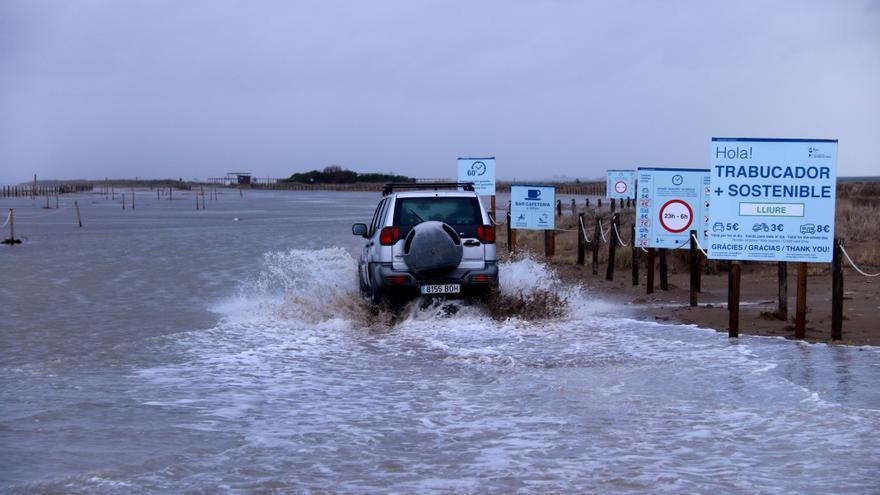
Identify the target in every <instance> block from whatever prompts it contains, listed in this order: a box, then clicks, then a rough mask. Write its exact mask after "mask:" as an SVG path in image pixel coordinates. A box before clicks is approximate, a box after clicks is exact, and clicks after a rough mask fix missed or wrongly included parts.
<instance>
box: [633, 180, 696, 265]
mask: <svg viewBox="0 0 880 495" xmlns="http://www.w3.org/2000/svg"><path fill="white" fill-rule="evenodd" d="M638 184H639V194H638V199H637V200H636V240H637V243H638V245H639V246H641V247H646V248H647V247H652V248H675V247H678V246H680V245H681V244H683V243H686V242H688V239H690V231H691V230H696V231H697V236H698V238H699V239H700V242H705V241H707V240H708V238H709V170H705V169H688V168H639V182H638Z"/></svg>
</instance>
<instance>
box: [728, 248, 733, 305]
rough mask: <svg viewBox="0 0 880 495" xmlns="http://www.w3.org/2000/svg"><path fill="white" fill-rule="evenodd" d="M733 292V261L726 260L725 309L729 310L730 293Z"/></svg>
mask: <svg viewBox="0 0 880 495" xmlns="http://www.w3.org/2000/svg"><path fill="white" fill-rule="evenodd" d="M731 294H733V261H730V260H728V261H727V310H728V311H730V295H731Z"/></svg>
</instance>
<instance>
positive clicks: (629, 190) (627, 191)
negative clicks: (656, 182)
mask: <svg viewBox="0 0 880 495" xmlns="http://www.w3.org/2000/svg"><path fill="white" fill-rule="evenodd" d="M635 182H636V171H635V170H609V171H608V174H607V178H606V188H605V189H606V191H607V194H608V198H611V199H625V198H633V197H635Z"/></svg>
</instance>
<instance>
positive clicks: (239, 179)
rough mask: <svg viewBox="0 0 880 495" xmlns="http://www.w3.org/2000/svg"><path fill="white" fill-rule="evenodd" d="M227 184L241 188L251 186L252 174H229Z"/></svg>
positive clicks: (227, 174)
mask: <svg viewBox="0 0 880 495" xmlns="http://www.w3.org/2000/svg"><path fill="white" fill-rule="evenodd" d="M226 183H227V184H228V185H233V184H238V185H240V186H249V185H250V184H251V173H250V172H227V173H226Z"/></svg>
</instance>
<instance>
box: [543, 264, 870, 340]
mask: <svg viewBox="0 0 880 495" xmlns="http://www.w3.org/2000/svg"><path fill="white" fill-rule="evenodd" d="M553 266H554V267H555V268H556V270H557V271H558V272H559V275H560V277H561V278H562V280H564V281H567V282H578V283H581V284H583V285H584V286H585V287H586V288H587V289H588V290H591V291H593V292H594V293H597V294H601V295H602V297H605V298H608V299H611V300H614V301H617V302H622V303H625V304H627V305H630V306H631V307H632V308H633V309H635V310H636V311H637V313H638V314H639V315H640V317H641V318H642V319H644V320H654V321H665V322H677V323H684V324H694V325H697V326H700V327H703V328H711V329H715V330H717V331H719V332H727V329H728V312H727V273H726V272H722V273H718V274H713V275H706V274H703V278H702V292H701V293H700V294H699V296H698V302H699V305H698V306H697V307H690V306H689V304H688V295H689V289H688V288H689V281H688V274H687V273H670V274H669V290H668V291H662V290H660V276H659V273H655V276H654V282H655V288H654V293H652V294H646V273H645V270H644V267H642V269H641V270H640V272H639V278H640V280H639V285H638V286H633V285H632V272H631V271H630V269H629V268H626V269H622V270H621V269H618V270H616V271H615V277H614V280H613V281H607V280H605V266H601V267H600V270H599V274H598V275H593V274H592V271H591V269H590V266H589V260H588V261H587V266H583V267H582V266H577V265H572V264H571V263H568V262H553ZM826 272H827V271H826ZM788 277H789V278H788V296H789V297H788V319H787V320H780V319H777V318H776V317H775V315H774V314H775V312H776V298H777V292H776V291H777V282H776V266H775V265H771V264H760V265H758V264H752V265H749V264H746V265H744V266H743V271H742V292H741V297H740V301H741V303H740V333H741V334H750V335H767V336H780V337H785V338H790V339H794V338H795V337H794V310H795V293H796V287H797V276H796V270H795V265H794V264H792V265H790V266H789V273H788ZM878 289H880V280H877V279H870V278H867V277H863V276H860V275H857V274H855V273H854V272H853V271H852V270H849V269H845V275H844V302H843V314H844V320H843V341H841V342H840V343H842V344H850V345H880V296H878ZM805 340H807V341H810V342H828V343H830V342H831V273H830V272H827V273H822V274H815V275H813V274H811V275H810V276H809V277H808V280H807V330H806V339H805Z"/></svg>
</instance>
